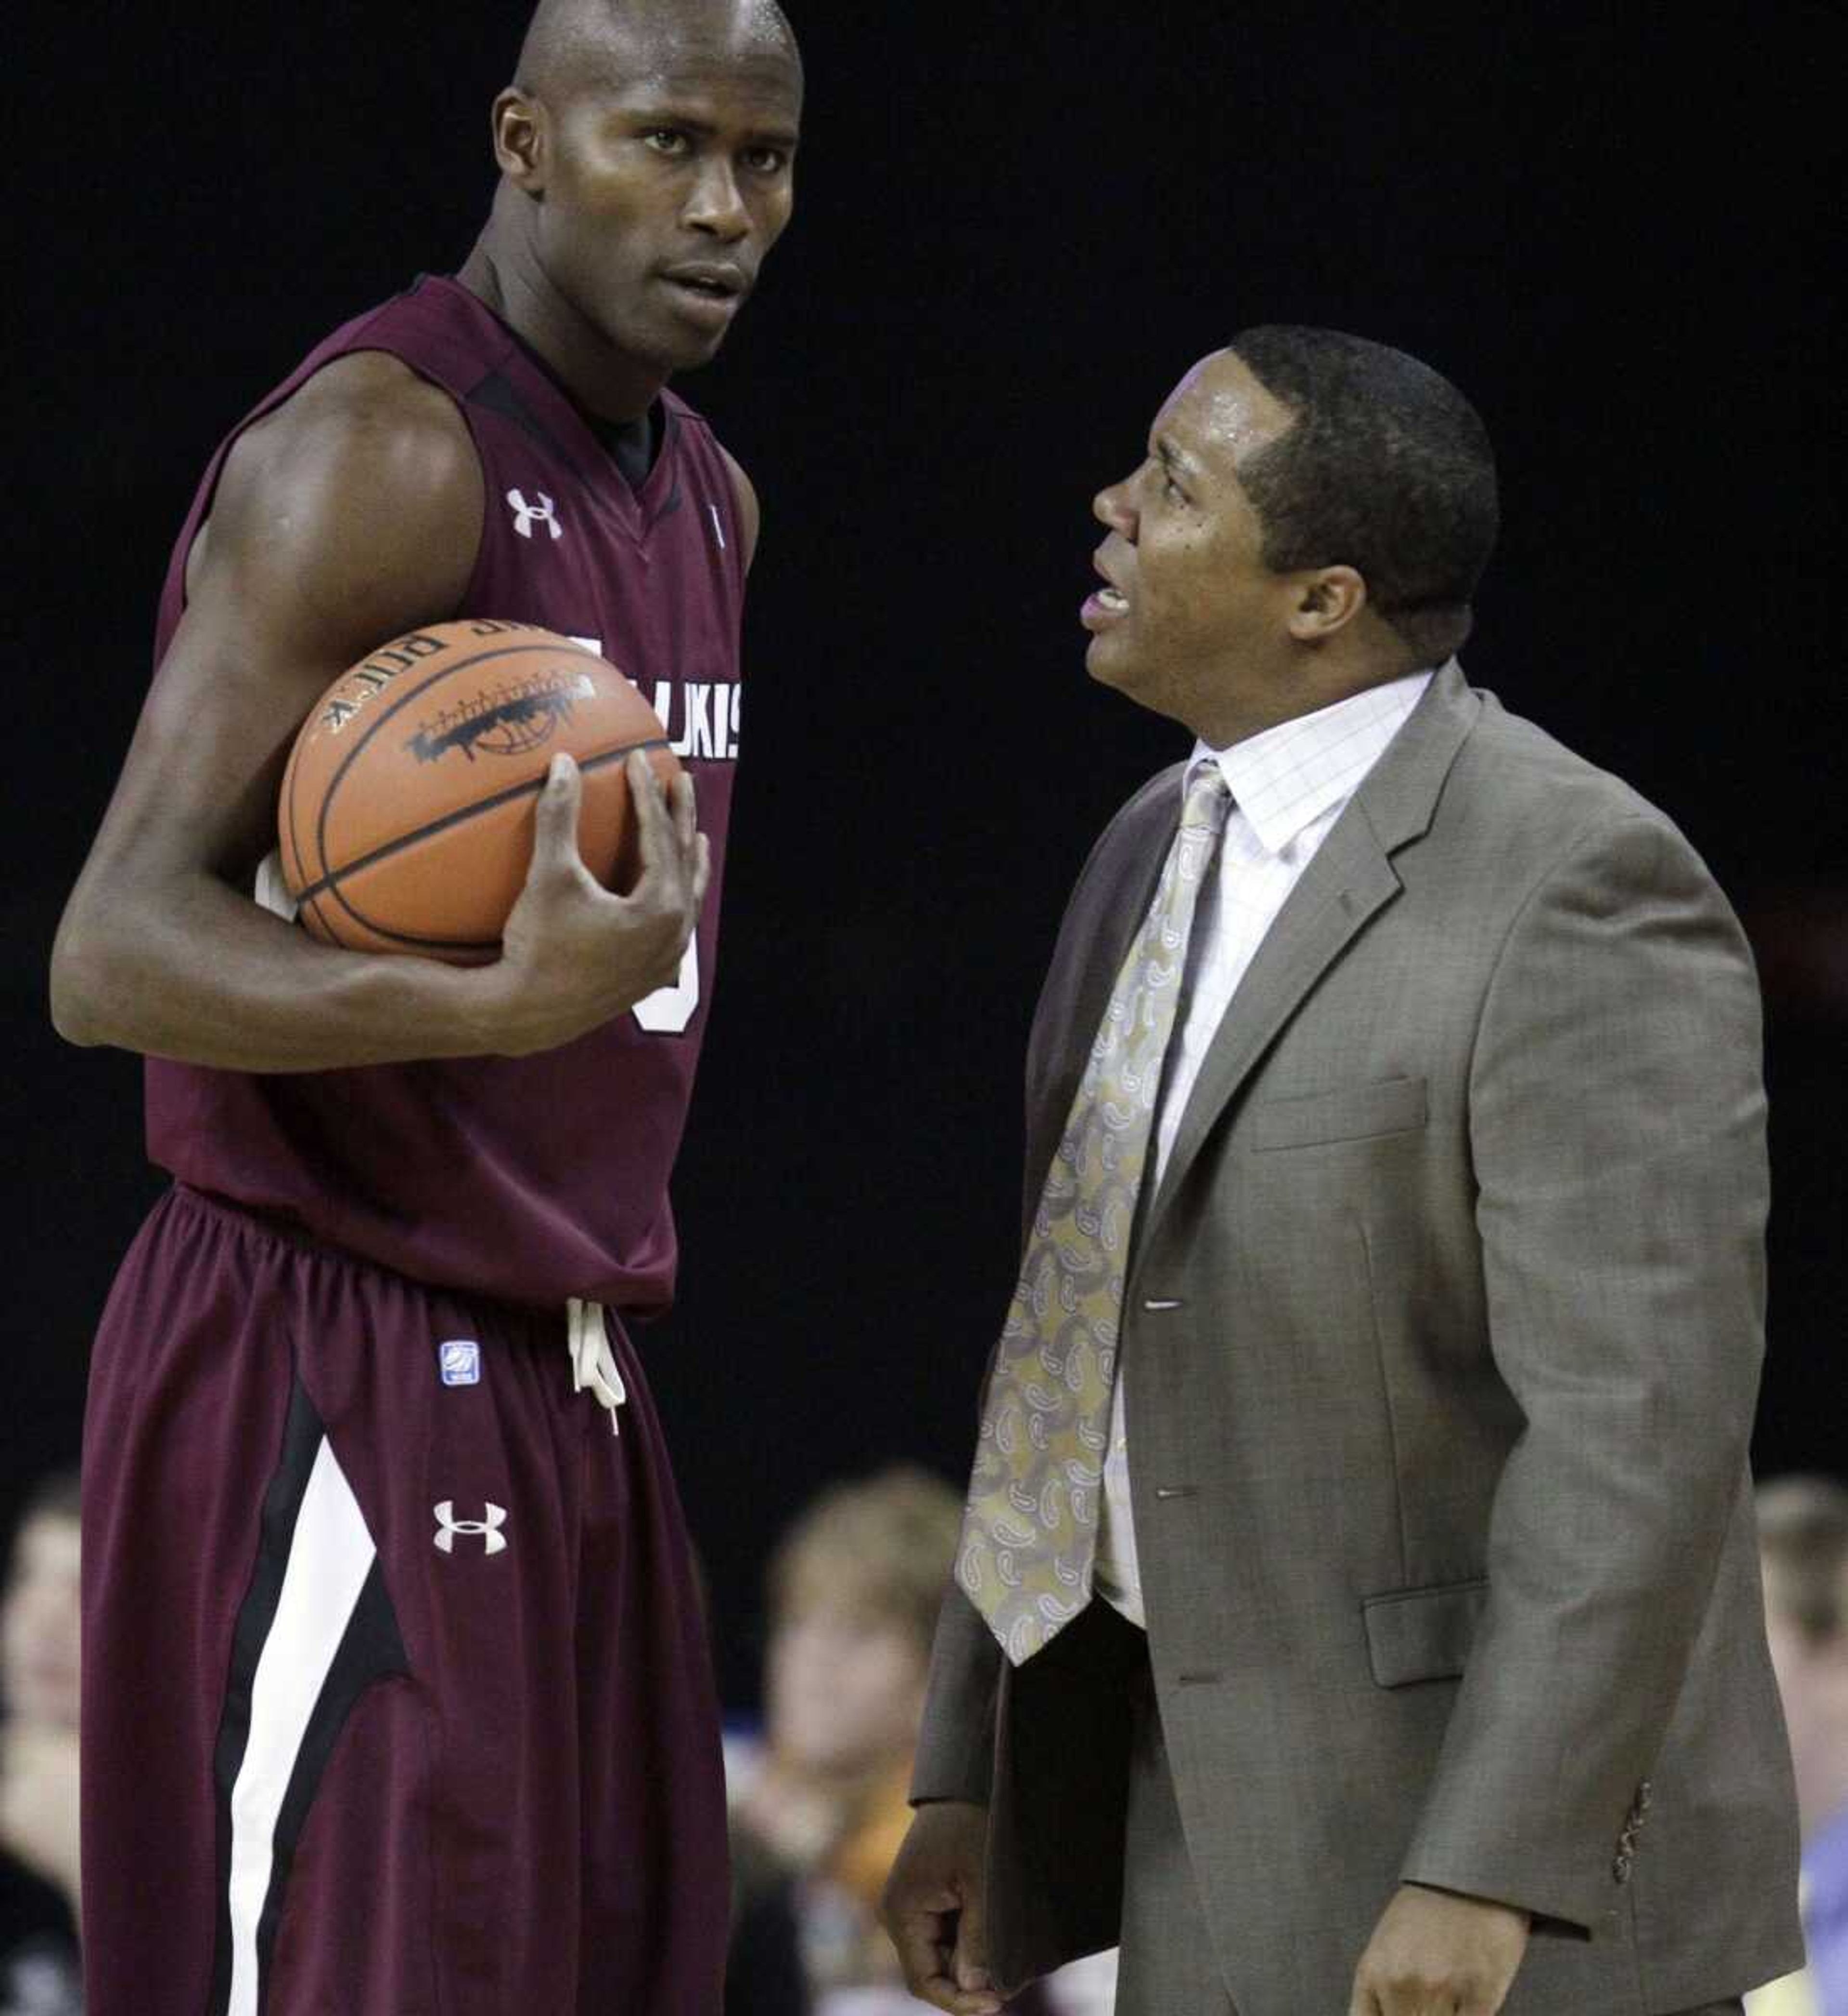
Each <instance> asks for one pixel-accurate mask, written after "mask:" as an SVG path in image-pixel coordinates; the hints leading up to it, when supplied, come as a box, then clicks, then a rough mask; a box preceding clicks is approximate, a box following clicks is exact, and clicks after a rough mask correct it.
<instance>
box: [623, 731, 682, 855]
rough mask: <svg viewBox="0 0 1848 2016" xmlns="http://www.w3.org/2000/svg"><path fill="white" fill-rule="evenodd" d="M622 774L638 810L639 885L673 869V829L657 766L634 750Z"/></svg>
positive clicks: (632, 802) (637, 750)
mask: <svg viewBox="0 0 1848 2016" xmlns="http://www.w3.org/2000/svg"><path fill="white" fill-rule="evenodd" d="M622 774H623V776H624V777H625V779H627V781H628V784H629V803H630V805H632V807H633V808H634V809H635V815H636V852H637V853H638V854H639V855H640V857H641V862H642V869H641V873H640V874H639V876H638V877H636V881H637V883H638V884H640V883H642V882H644V881H647V880H651V879H652V878H654V877H657V876H660V875H664V874H666V873H669V872H670V871H671V870H672V868H673V866H674V856H675V848H674V826H673V820H672V817H671V816H670V815H669V813H668V806H667V801H666V800H665V798H664V797H662V796H661V779H659V778H658V777H657V776H655V774H654V765H653V764H652V763H650V761H648V758H647V757H646V756H645V755H644V754H643V753H642V751H640V750H639V749H632V750H631V751H629V755H628V757H627V758H625V761H624V763H623V766H622Z"/></svg>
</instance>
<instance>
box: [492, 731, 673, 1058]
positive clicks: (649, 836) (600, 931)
mask: <svg viewBox="0 0 1848 2016" xmlns="http://www.w3.org/2000/svg"><path fill="white" fill-rule="evenodd" d="M624 774H625V776H626V777H627V779H628V782H629V801H630V803H631V805H632V806H633V807H634V809H635V815H636V837H637V842H638V846H639V853H640V857H641V864H642V865H641V873H640V874H639V876H638V877H637V878H636V885H635V887H633V888H632V890H630V891H629V894H628V895H626V896H618V895H613V894H612V893H611V891H609V890H607V889H606V888H604V887H603V886H602V885H601V884H600V883H599V882H598V881H597V880H596V877H595V876H593V874H592V873H591V872H590V870H589V869H588V868H586V867H585V866H584V860H583V857H582V855H581V854H579V852H578V811H579V808H580V807H581V806H582V804H583V799H584V780H583V777H582V774H581V772H579V770H578V766H577V765H576V764H575V762H573V761H571V758H570V757H568V756H564V755H560V756H557V757H554V758H553V763H552V771H551V774H550V776H549V777H548V778H547V779H546V787H545V789H544V790H542V791H541V792H540V794H539V805H538V808H537V812H536V818H535V833H534V836H533V850H532V862H531V866H530V867H529V868H528V870H527V875H526V884H525V887H524V888H523V889H522V890H521V893H520V898H519V901H518V902H516V903H515V904H514V905H513V910H512V912H511V913H510V915H509V916H508V918H507V923H506V931H504V932H503V934H502V936H501V958H500V961H499V964H498V965H495V966H494V967H489V968H488V969H487V973H488V975H489V976H491V977H490V978H489V981H488V985H489V988H490V989H491V991H492V997H493V1006H492V1011H491V1012H492V1048H493V1049H495V1050H496V1051H498V1052H499V1053H501V1054H503V1055H504V1056H508V1057H521V1056H525V1055H527V1054H528V1053H531V1052H533V1051H535V1050H549V1049H555V1048H556V1047H557V1046H558V1045H559V1044H560V1043H565V1042H570V1041H571V1039H572V1038H573V1037H574V1036H581V1035H583V1034H584V1032H585V1031H586V1030H588V1029H594V1028H598V1027H599V1026H600V1024H603V1023H605V1022H607V1021H610V1020H611V1017H613V1016H616V1015H620V1014H621V1013H622V1012H623V1011H624V1010H625V1009H629V1008H632V1007H633V1006H635V1005H636V1003H637V1002H638V1001H639V1000H641V999H643V998H644V996H646V995H650V994H652V993H654V991H655V990H656V988H661V987H666V986H668V985H671V984H672V981H673V980H674V979H675V976H676V975H677V974H678V973H679V967H680V956H681V954H682V953H683V952H684V951H685V950H686V941H687V940H688V939H689V938H690V937H691V936H692V935H693V930H694V927H696V926H697V923H699V916H700V905H701V904H702V903H703V902H704V901H705V896H706V883H707V880H708V877H709V876H710V874H711V856H710V853H709V851H708V847H707V843H706V836H705V835H704V833H701V832H700V831H699V830H698V828H697V812H696V808H695V806H694V804H693V779H692V778H690V776H686V773H685V772H682V774H681V775H680V776H678V777H676V778H675V779H674V782H673V787H672V794H671V796H670V797H663V795H662V794H661V785H660V783H659V781H658V780H657V778H656V776H655V775H654V769H652V767H651V766H650V764H649V761H648V759H647V757H646V756H645V755H643V754H642V753H641V751H639V750H638V751H636V752H635V753H634V754H632V755H631V756H630V757H629V760H628V763H627V765H626V767H625V773H624Z"/></svg>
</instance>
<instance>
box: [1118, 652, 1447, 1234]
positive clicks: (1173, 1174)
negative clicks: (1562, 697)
mask: <svg viewBox="0 0 1848 2016" xmlns="http://www.w3.org/2000/svg"><path fill="white" fill-rule="evenodd" d="M1481 706H1482V701H1481V698H1480V696H1479V695H1478V694H1476V693H1474V692H1472V690H1471V689H1470V688H1469V686H1468V685H1467V684H1466V683H1465V682H1464V678H1463V675H1462V672H1461V670H1460V669H1459V668H1457V664H1455V662H1454V661H1452V662H1451V663H1450V664H1448V665H1446V667H1445V668H1443V671H1440V672H1439V674H1438V675H1437V676H1436V678H1435V679H1433V680H1432V682H1431V685H1430V686H1429V687H1428V689H1427V690H1426V692H1425V697H1424V698H1423V699H1422V700H1420V701H1419V703H1418V707H1416V708H1415V709H1414V711H1413V713H1412V715H1411V716H1410V718H1409V719H1408V720H1407V722H1406V724H1405V725H1404V727H1403V728H1402V729H1400V732H1399V733H1398V735H1397V736H1396V737H1395V738H1394V740H1392V743H1390V744H1389V747H1388V748H1387V750H1386V752H1385V754H1384V755H1383V756H1382V757H1381V758H1380V760H1379V761H1378V764H1376V765H1374V769H1372V771H1371V772H1369V774H1368V775H1367V777H1366V779H1364V781H1363V783H1362V784H1361V786H1360V790H1358V791H1356V793H1355V794H1354V797H1353V800H1352V801H1350V803H1349V805H1348V807H1347V808H1346V810H1345V811H1344V812H1342V815H1341V816H1340V818H1339V819H1337V820H1336V821H1335V826H1334V828H1333V830H1331V832H1330V833H1329V835H1328V837H1327V839H1326V840H1325V841H1323V843H1322V844H1321V846H1320V848H1319V849H1318V850H1317V853H1316V856H1315V859H1313V861H1311V862H1310V863H1309V866H1308V867H1307V868H1306V869H1304V870H1303V872H1302V879H1301V880H1299V882H1298V883H1297V884H1296V886H1295V888H1294V889H1292V890H1291V892H1290V895H1289V898H1288V901H1287V902H1285V903H1284V906H1283V908H1282V909H1281V910H1280V911H1279V912H1278V913H1277V921H1276V922H1275V923H1273V925H1272V926H1271V927H1270V931H1268V932H1267V933H1266V936H1265V938H1264V942H1263V944H1262V945H1260V946H1259V949H1258V952H1257V956H1256V957H1255V958H1254V959H1252V963H1251V965H1250V967H1249V968H1248V970H1246V973H1245V977H1244V978H1243V979H1242V980H1241V981H1240V983H1239V986H1238V992H1237V994H1236V995H1234V997H1233V999H1232V1004H1231V1006H1230V1007H1229V1008H1228V1009H1227V1010H1226V1013H1225V1017H1224V1019H1223V1021H1221V1022H1220V1024H1219V1030H1218V1032H1217V1034H1216V1035H1215V1036H1214V1038H1213V1039H1212V1044H1211V1046H1209V1049H1208V1050H1207V1053H1206V1057H1205V1060H1204V1061H1203V1063H1202V1064H1201V1067H1200V1075H1199V1077H1198V1079H1197V1080H1196V1081H1195V1082H1194V1089H1193V1092H1192V1094H1191V1096H1190V1098H1189V1099H1188V1100H1187V1110H1186V1111H1185V1112H1184V1113H1183V1114H1182V1116H1181V1123H1180V1131H1179V1132H1178V1133H1177V1134H1176V1136H1175V1141H1174V1147H1173V1151H1172V1153H1171V1154H1169V1157H1168V1161H1167V1163H1166V1165H1165V1168H1163V1170H1162V1177H1161V1181H1160V1183H1159V1185H1158V1188H1157V1190H1156V1191H1155V1196H1154V1197H1153V1198H1152V1199H1151V1201H1150V1203H1149V1207H1148V1209H1147V1213H1146V1215H1145V1217H1144V1223H1143V1226H1142V1230H1141V1233H1140V1244H1142V1245H1143V1246H1144V1247H1145V1248H1146V1246H1147V1238H1148V1234H1149V1233H1150V1231H1151V1229H1153V1227H1154V1226H1155V1223H1156V1222H1158V1219H1160V1217H1161V1215H1162V1212H1163V1211H1165V1209H1166V1208H1167V1206H1168V1204H1169V1201H1171V1200H1172V1199H1173V1197H1175V1196H1176V1194H1177V1193H1179V1191H1180V1186H1181V1185H1182V1184H1183V1183H1185V1182H1186V1181H1187V1172H1188V1170H1189V1169H1190V1168H1191V1166H1192V1165H1193V1162H1194V1158H1195V1157H1196V1156H1198V1154H1199V1152H1200V1150H1201V1146H1202V1144H1203V1143H1205V1139H1206V1137H1207V1136H1208V1135H1209V1133H1210V1132H1212V1129H1213V1126H1214V1125H1215V1123H1216V1121H1218V1119H1219V1115H1220V1114H1222V1113H1223V1111H1225V1109H1226V1107H1227V1104H1228V1103H1230V1100H1232V1099H1234V1097H1235V1096H1237V1092H1238V1089H1239V1088H1240V1087H1241V1085H1243V1084H1244V1082H1245V1079H1246V1078H1247V1077H1248V1075H1250V1073H1251V1071H1252V1067H1253V1066H1254V1065H1255V1064H1257V1062H1258V1061H1259V1059H1260V1058H1261V1057H1263V1054H1264V1053H1265V1052H1266V1050H1267V1049H1269V1048H1270V1045H1271V1043H1272V1042H1273V1041H1274V1040H1275V1039H1276V1037H1277V1033H1278V1031H1280V1030H1281V1028H1283V1027H1284V1024H1285V1023H1286V1022H1288V1021H1289V1019H1290V1018H1291V1016H1293V1015H1294V1014H1295V1013H1296V1011H1297V1010H1298V1009H1299V1008H1300V1007H1301V1006H1302V1003H1303V1002H1304V1000H1305V999H1306V998H1307V996H1308V995H1309V993H1310V992H1311V991H1312V990H1313V988H1314V986H1315V985H1316V982H1317V981H1318V980H1320V977H1322V975H1323V974H1324V973H1326V972H1327V970H1328V968H1329V967H1331V966H1332V965H1333V964H1334V963H1335V960H1336V959H1338V958H1339V957H1340V956H1341V954H1342V951H1343V950H1344V949H1345V948H1346V946H1347V945H1349V943H1350V942H1351V941H1353V938H1355V937H1356V935H1357V934H1359V933H1360V931H1362V930H1363V929H1364V928H1365V927H1366V926H1367V923H1369V922H1370V921H1371V920H1372V919H1373V918H1374V917H1375V916H1378V913H1380V911H1381V910H1382V909H1385V906H1386V905H1388V904H1389V903H1390V902H1392V898H1394V897H1395V896H1396V895H1398V894H1399V891H1400V887H1401V884H1400V880H1399V876H1398V873H1397V872H1396V869H1394V867H1393V866H1392V859H1391V857H1392V854H1393V853H1394V852H1396V851H1397V849H1399V848H1401V847H1403V846H1405V845H1407V844H1408V843H1409V842H1410V841H1414V840H1416V839H1418V838H1419V837H1421V835H1422V834H1423V833H1425V831H1426V830H1428V828H1429V826H1430V824H1431V821H1432V818H1433V816H1434V815H1435V814H1436V809H1437V801H1438V797H1439V793H1440V792H1441V791H1442V790H1443V782H1444V779H1445V778H1446V776H1448V775H1449V773H1450V765H1451V764H1452V763H1453V762H1454V761H1455V760H1456V758H1457V751H1459V750H1460V749H1461V747H1462V746H1463V743H1464V739H1465V738H1466V737H1467V736H1468V733H1469V731H1470V729H1471V728H1472V726H1473V725H1474V724H1475V719H1476V716H1477V715H1478V713H1479V711H1480V709H1481Z"/></svg>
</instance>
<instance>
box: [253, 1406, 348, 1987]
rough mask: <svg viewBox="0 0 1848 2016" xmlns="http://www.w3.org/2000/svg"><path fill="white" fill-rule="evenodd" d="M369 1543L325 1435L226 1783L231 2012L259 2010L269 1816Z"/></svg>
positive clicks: (273, 1818)
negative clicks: (233, 1772)
mask: <svg viewBox="0 0 1848 2016" xmlns="http://www.w3.org/2000/svg"><path fill="white" fill-rule="evenodd" d="M376 1551H377V1550H376V1548H375V1547H374V1546H373V1542H372V1535H370V1534H369V1532H367V1531H366V1517H365V1514H363V1513H362V1512H361V1510H360V1509H359V1501H358V1499H356V1498H355V1496H353V1490H352V1487H351V1485H349V1484H348V1481H347V1480H346V1477H345V1474H344V1472H343V1471H341V1469H340V1465H339V1463H337V1461H336V1460H335V1459H334V1454H333V1444H332V1443H330V1442H328V1441H326V1439H325V1438H323V1439H322V1443H321V1445H320V1447H319V1449H318V1450H317V1451H316V1452H315V1467H314V1468H313V1470H312V1472H311V1473H310V1474H309V1477H308V1489H307V1490H306V1492H304V1494H303V1496H302V1500H301V1510H300V1512H299V1513H297V1515H296V1520H295V1532H294V1538H293V1539H292V1540H291V1541H290V1546H289V1565H288V1567H287V1568H286V1569H285V1570H284V1571H283V1587H282V1593H281V1595H280V1596H279V1597H278V1599H277V1602H276V1621H275V1622H274V1623H273V1624H272V1625H271V1627H270V1632H269V1636H268V1638H267V1639H266V1640H265V1641H264V1646H263V1650H262V1652H261V1654H260V1655H259V1657H258V1661H257V1676H256V1679H255V1682H254V1684H253V1686H252V1687H251V1690H250V1741H249V1742H248V1743H247V1744H246V1746H245V1749H244V1755H243V1764H242V1765H241V1766H240V1768H239V1770H238V1773H237V1782H236V1784H234V1785H233V1786H232V1788H231V1885H230V1905H231V2000H230V2003H229V2016H257V2011H258V2000H259V1996H260V1993H261V1981H260V1979H259V1977H258V1953H257V1930H258V1923H259V1921H261V1918H262V1916H263V1906H264V1903H265V1899H267V1898H268V1895H269V1885H270V1876H271V1872H272V1867H273V1866H274V1863H275V1856H276V1822H277V1820H278V1819H279V1817H280V1816H281V1813H282V1809H283V1799H284V1798H285V1797H286V1795H287V1793H288V1790H289V1780H290V1777H292V1776H293V1775H294V1770H295V1761H296V1759H297V1757H298V1756H299V1755H301V1746H302V1743H303V1741H304V1739H305V1737H306V1736H307V1734H308V1722H309V1719H310V1718H311V1717H312V1715H313V1714H314V1712H315V1702H316V1701H319V1699H320V1696H321V1689H322V1686H323V1684H324V1683H325V1682H326V1678H327V1672H328V1669H329V1668H330V1666H331V1665H333V1657H334V1654H335V1653H336V1652H337V1651H339V1650H340V1640H341V1639H342V1638H344V1636H346V1631H347V1626H348V1624H349V1623H350V1622H351V1619H352V1615H353V1610H354V1606H355V1604H357V1603H358V1600H359V1594H360V1591H361V1590H362V1589H364V1587H365V1586H366V1577H367V1576H368V1575H369V1574H370V1573H371V1572H372V1564H373V1557H374V1556H375V1554H376Z"/></svg>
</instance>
